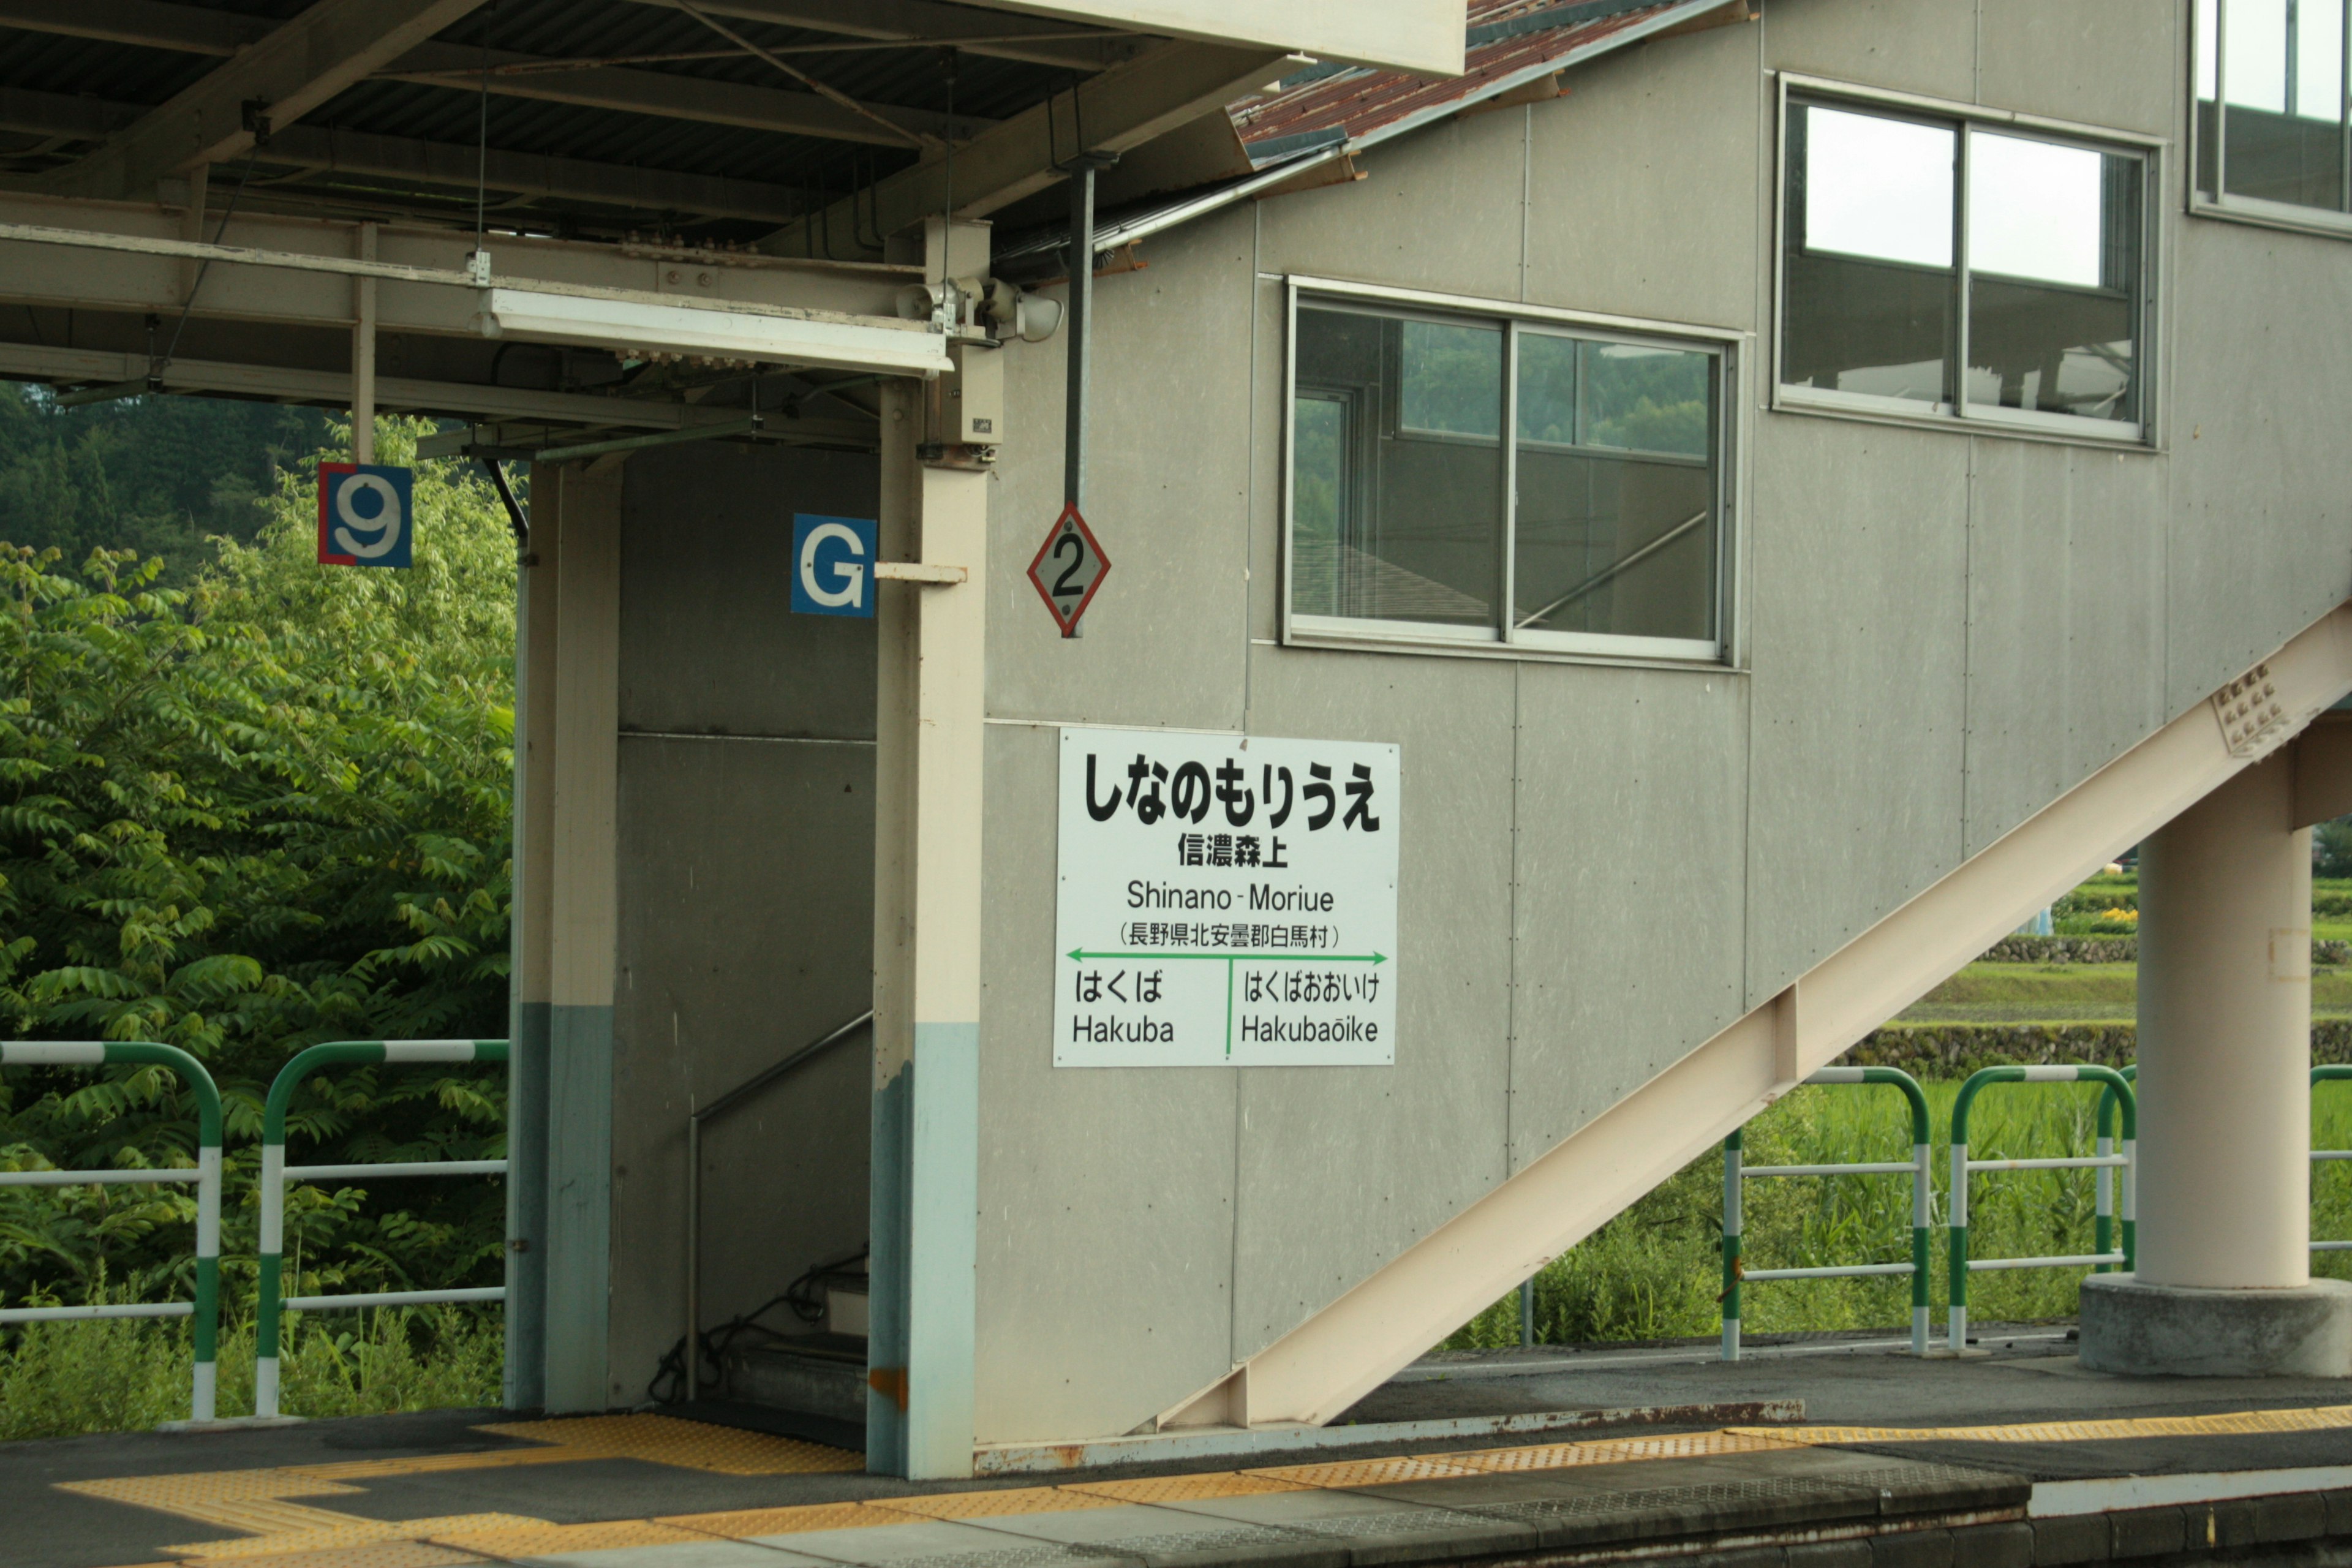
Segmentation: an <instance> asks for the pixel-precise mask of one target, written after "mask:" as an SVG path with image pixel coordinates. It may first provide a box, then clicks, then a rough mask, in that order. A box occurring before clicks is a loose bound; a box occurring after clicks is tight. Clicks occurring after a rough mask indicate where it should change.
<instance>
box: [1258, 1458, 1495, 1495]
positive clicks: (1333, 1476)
mask: <svg viewBox="0 0 2352 1568" xmlns="http://www.w3.org/2000/svg"><path fill="white" fill-rule="evenodd" d="M1481 1473H1482V1472H1480V1471H1478V1470H1475V1469H1473V1468H1470V1467H1469V1466H1467V1465H1465V1464H1461V1463H1458V1462H1457V1461H1456V1459H1455V1458H1454V1456H1453V1455H1451V1454H1399V1455H1395V1456H1393V1457H1392V1458H1385V1459H1334V1460H1330V1461H1328V1462H1326V1463H1323V1464H1320V1465H1285V1466H1282V1467H1280V1468H1274V1469H1264V1470H1244V1471H1243V1472H1242V1474H1244V1475H1245V1476H1262V1477H1264V1478H1265V1479H1268V1480H1276V1481H1291V1482H1294V1483H1296V1484H1297V1485H1299V1486H1302V1487H1326V1488H1340V1487H1384V1486H1393V1485H1395V1484H1396V1483H1397V1482H1399V1481H1435V1480H1444V1479H1448V1478H1450V1477H1454V1476H1475V1475H1478V1474H1481Z"/></svg>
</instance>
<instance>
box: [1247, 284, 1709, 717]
mask: <svg viewBox="0 0 2352 1568" xmlns="http://www.w3.org/2000/svg"><path fill="white" fill-rule="evenodd" d="M1284 283H1285V288H1284V297H1283V358H1282V451H1281V458H1282V461H1281V475H1280V481H1279V482H1280V485H1281V500H1282V511H1281V518H1282V536H1281V542H1280V543H1281V555H1280V562H1281V570H1280V571H1279V572H1278V573H1277V574H1276V576H1277V583H1276V593H1277V595H1279V598H1280V608H1281V614H1280V616H1279V617H1278V622H1277V624H1278V626H1279V628H1280V633H1279V641H1280V643H1281V644H1282V646H1284V647H1324V648H1349V649H1357V650H1366V651H1373V650H1386V651H1394V652H1404V651H1411V652H1417V653H1434V654H1446V655H1454V656H1467V657H1471V658H1515V659H1536V660H1553V661H1567V662H1588V663H1608V664H1632V665H1639V666H1648V667H1656V668H1678V669H1689V668H1703V669H1708V670H1713V671H1717V672H1718V673H1719V672H1721V671H1723V670H1724V669H1726V668H1728V667H1730V666H1732V665H1733V663H1734V656H1733V647H1734V643H1733V634H1734V629H1735V625H1734V616H1733V605H1734V585H1735V580H1736V573H1737V569H1738V559H1739V553H1740V552H1739V550H1738V541H1739V534H1740V531H1739V529H1738V528H1737V527H1736V526H1735V525H1736V523H1737V521H1738V516H1739V502H1740V498H1741V491H1742V489H1743V488H1744V487H1743V486H1742V484H1741V482H1740V477H1739V476H1740V473H1741V465H1740V460H1739V459H1740V454H1741V452H1742V450H1743V443H1742V441H1741V440H1740V438H1739V437H1740V428H1739V426H1740V410H1741V408H1742V406H1743V405H1744V402H1745V397H1746V392H1745V385H1746V377H1747V367H1748V359H1749V357H1750V356H1749V355H1748V352H1747V350H1748V344H1749V342H1751V340H1752V338H1753V334H1752V333H1749V332H1746V331H1739V330H1738V329H1736V328H1725V327H1707V326H1696V325H1691V324H1688V323H1684V322H1666V321H1651V320H1647V319H1644V318H1640V317H1630V316H1616V315H1608V314H1602V313H1599V312H1594V311H1585V310H1560V309H1557V308H1554V307H1550V306H1544V305H1530V304H1527V303H1524V302H1521V301H1516V300H1488V299H1482V298H1477V297H1475V296H1465V295H1454V294H1441V293H1436V292H1433V291H1431V290H1427V289H1402V288H1393V287H1389V286H1386V285H1381V284H1373V283H1362V282H1357V281H1353V280H1349V279H1335V278H1320V277H1313V276H1308V275H1306V274H1297V273H1294V274H1290V275H1288V276H1286V278H1285V279H1284ZM1326 301H1328V302H1329V303H1330V304H1332V305H1335V306H1337V307H1339V308H1340V309H1357V310H1363V311H1365V313H1368V314H1373V315H1377V316H1381V317H1383V318H1386V319H1392V320H1399V321H1413V320H1423V321H1432V320H1435V321H1455V322H1463V323H1465V324H1468V323H1475V324H1477V325H1481V326H1499V327H1500V328H1501V329H1502V335H1503V345H1502V347H1503V354H1502V378H1503V386H1502V392H1503V404H1502V411H1501V425H1500V429H1501V432H1502V439H1501V448H1502V451H1501V458H1502V468H1503V474H1502V483H1501V486H1500V489H1501V491H1502V497H1503V506H1502V510H1501V515H1500V516H1499V517H1497V518H1496V523H1495V526H1496V531H1497V534H1498V537H1499V549H1500V553H1501V570H1500V572H1499V574H1498V577H1497V582H1496V589H1497V605H1496V615H1495V616H1494V618H1493V621H1492V622H1491V623H1490V624H1488V625H1486V626H1476V627H1472V626H1449V625H1445V624H1443V623H1437V622H1423V621H1384V620H1373V619H1370V618H1359V617H1355V616H1318V615H1302V614H1300V613H1299V612H1298V611H1297V608H1296V599H1295V595H1296V591H1297V581H1296V578H1297V549H1296V541H1297V516H1296V500H1297V433H1298V421H1297V403H1298V398H1299V392H1298V312H1299V310H1300V308H1301V305H1302V303H1304V304H1306V305H1308V306H1312V305H1314V304H1316V303H1320V302H1326ZM1527 328H1532V329H1535V330H1538V331H1542V330H1546V329H1551V330H1556V331H1564V332H1567V333H1570V334H1572V335H1577V336H1581V337H1586V338H1594V337H1598V338H1601V339H1604V340H1606V341H1608V342H1624V343H1632V344H1634V345H1636V346H1640V347H1654V348H1664V349H1672V350H1677V351H1681V352H1685V353H1706V354H1707V355H1708V356H1710V358H1711V359H1712V360H1713V361H1714V368H1713V373H1712V374H1713V378H1714V379H1713V382H1712V384H1711V389H1712V392H1713V395H1714V400H1715V410H1716V415H1715V426H1714V428H1713V429H1712V430H1711V431H1710V432H1709V434H1710V437H1711V439H1712V441H1713V443H1714V448H1715V450H1714V457H1713V459H1712V460H1713V462H1714V465H1715V470H1716V472H1715V484H1714V493H1713V505H1714V510H1715V518H1716V561H1715V584H1714V615H1715V637H1713V638H1712V639H1711V640H1702V639H1696V638H1689V639H1685V638H1677V637H1624V636H1618V635H1615V634H1611V633H1600V632H1542V631H1538V632H1529V631H1523V630H1521V629H1520V628H1518V627H1517V626H1513V625H1512V624H1511V622H1512V620H1513V618H1514V615H1515V609H1514V606H1515V605H1516V603H1517V594H1516V590H1517V581H1516V579H1517V549H1516V531H1517V490H1518V447H1519V442H1518V343H1519V335H1520V331H1521V330H1522V329H1527ZM1399 392H1400V394H1401V393H1402V388H1401V387H1400V388H1399ZM1580 395H1581V394H1580ZM1359 402H1360V400H1359ZM1426 438H1429V439H1439V440H1443V439H1447V438H1449V437H1447V436H1446V434H1445V433H1444V432H1437V433H1433V434H1431V435H1430V436H1429V437H1426ZM1450 438H1452V439H1457V440H1465V441H1467V440H1472V439H1474V438H1473V437H1450ZM1479 444H1481V445H1483V444H1484V443H1483V440H1482V441H1480V442H1479ZM1547 445H1548V444H1547ZM1579 449H1584V450H1594V449H1595V448H1579ZM1607 450H1608V451H1609V452H1610V453H1611V454H1612V455H1613V456H1617V457H1622V458H1642V459H1646V458H1652V457H1654V456H1660V455H1655V454H1647V453H1641V452H1634V451H1630V450H1622V449H1620V448H1615V447H1611V448H1607ZM1663 457H1664V458H1666V459H1667V460H1676V458H1677V455H1675V454H1664V455H1663Z"/></svg>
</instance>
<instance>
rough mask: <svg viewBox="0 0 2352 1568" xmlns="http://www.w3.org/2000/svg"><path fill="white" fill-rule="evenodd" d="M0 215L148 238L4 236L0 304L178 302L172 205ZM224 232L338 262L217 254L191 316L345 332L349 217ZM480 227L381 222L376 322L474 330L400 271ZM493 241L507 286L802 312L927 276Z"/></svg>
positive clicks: (249, 223) (7, 208) (871, 297)
mask: <svg viewBox="0 0 2352 1568" xmlns="http://www.w3.org/2000/svg"><path fill="white" fill-rule="evenodd" d="M0 223H21V224H26V225H31V226H47V227H61V228H73V229H81V230H87V231H90V232H93V233H101V232H102V233H106V234H111V235H116V236H121V237H125V238H126V239H131V240H135V241H139V242H142V243H141V244H140V245H138V246H137V247H133V248H131V249H125V250H98V249H89V248H79V247H66V246H60V245H36V244H9V243H5V242H0V301H5V302H8V303H13V304H22V305H30V306H36V307H57V308H61V309H79V310H111V311H121V312H127V313H131V314H134V315H143V314H148V313H152V312H156V311H171V310H178V309H179V308H180V305H181V303H182V301H183V300H184V298H185V296H186V291H187V285H186V280H185V278H184V269H185V268H186V266H187V256H186V254H185V250H186V247H185V242H184V241H182V240H181V239H180V238H179V236H180V234H181V233H182V226H181V222H180V216H179V215H178V214H177V213H175V212H172V211H170V210H167V209H165V208H163V207H159V206H147V207H129V206H115V205H89V204H82V203H75V202H70V201H65V200H59V199H56V198H46V197H39V196H27V195H9V194H5V193H0ZM226 238H227V239H228V241H229V242H230V243H231V245H232V246H233V247H236V246H241V247H247V248H250V249H255V250H264V251H276V252H298V253H306V254H308V255H310V256H314V257H316V258H319V260H320V267H321V268H331V270H320V271H315V272H314V271H296V270H291V269H288V268H279V267H256V266H246V265H240V264H238V263H237V262H236V261H235V260H233V259H225V258H219V257H215V261H214V265H213V268H212V270H211V272H210V274H209V275H208V276H207V277H206V279H205V288H204V293H203V296H202V297H201V298H200V299H199V300H197V302H196V308H195V312H194V313H195V315H197V316H198V317H200V318H213V319H220V320H232V321H234V320H245V321H281V322H285V323H287V324H289V325H291V326H309V327H321V328H331V329H333V330H334V331H337V332H339V333H340V332H341V331H347V330H348V329H349V328H350V326H351V324H352V286H351V269H352V268H355V267H358V266H359V265H360V264H359V263H357V262H354V261H353V260H352V253H353V240H354V236H353V233H352V225H350V224H348V223H331V222H323V221H320V220H319V219H317V218H315V217H297V216H268V215H264V214H259V213H248V212H247V211H244V210H240V211H239V212H238V214H237V216H236V222H235V223H234V224H232V225H231V226H229V229H228V232H227V234H226ZM472 246H473V236H472V234H471V233H469V232H466V231H462V230H457V229H451V228H447V227H442V226H383V228H381V229H379V231H378V236H377V251H376V255H377V263H376V264H375V265H376V267H377V269H378V270H377V275H378V276H379V277H380V278H382V279H383V285H382V289H381V291H380V294H379V296H378V300H377V310H378V318H377V321H378V327H379V330H381V331H384V332H386V333H402V332H423V333H427V334H433V335H444V336H446V335H455V336H459V337H474V336H477V335H478V328H477V326H476V325H475V322H474V320H473V317H474V314H475V310H476V305H477V301H476V299H475V296H474V292H473V291H472V290H470V289H457V288H451V287H446V286H445V285H444V284H442V283H437V282H424V283H419V282H410V281H404V280H403V279H402V269H404V268H423V269H425V270H426V271H429V272H432V273H434V274H436V276H439V275H453V274H457V273H459V272H461V271H462V270H463V268H465V265H466V256H467V251H468V250H470V249H471V248H472ZM200 248H203V247H200ZM492 249H493V252H494V254H495V258H496V268H495V269H496V273H497V277H498V279H499V281H501V282H503V283H509V284H513V283H521V284H523V285H524V286H526V287H528V286H530V280H532V279H539V280H543V282H544V283H545V284H546V285H547V286H550V287H555V288H562V287H566V286H584V287H588V288H593V289H624V290H629V291H633V292H638V293H646V292H650V293H656V294H661V295H664V296H667V297H671V298H675V299H677V300H679V301H680V302H681V303H696V304H703V305H730V304H731V305H740V306H744V307H748V308H750V309H751V310H762V309H776V308H798V309H817V310H831V311H836V312H840V313H843V314H848V315H860V316H887V315H895V313H896V311H897V309H898V289H899V288H900V287H902V286H903V285H904V284H906V283H907V282H908V281H909V280H910V279H919V278H920V277H921V276H922V274H921V273H920V272H919V270H913V269H909V268H889V267H847V266H832V267H828V266H826V265H824V264H823V263H814V264H812V263H807V262H800V261H795V260H792V259H789V258H763V257H751V258H732V257H728V256H724V255H721V254H718V253H708V252H698V251H695V250H692V249H683V248H676V247H664V248H649V247H631V246H614V245H599V244H593V243H587V242H581V241H570V240H559V239H539V238H524V237H520V236H512V235H502V236H499V237H497V238H496V239H495V240H494V241H493V243H492ZM206 253H207V254H209V251H206Z"/></svg>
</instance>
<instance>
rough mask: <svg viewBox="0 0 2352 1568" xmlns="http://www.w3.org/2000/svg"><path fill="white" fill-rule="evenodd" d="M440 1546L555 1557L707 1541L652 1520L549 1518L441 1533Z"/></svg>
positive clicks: (436, 1537)
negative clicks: (590, 1521)
mask: <svg viewBox="0 0 2352 1568" xmlns="http://www.w3.org/2000/svg"><path fill="white" fill-rule="evenodd" d="M428 1536H429V1539H430V1540H431V1541H432V1542H433V1544H435V1545H436V1546H453V1547H456V1548H457V1550H459V1551H461V1552H478V1553H479V1554H481V1555H482V1556H485V1557H553V1556H555V1555H557V1554H558V1553H560V1552H601V1551H607V1550H610V1549H611V1548H613V1547H616V1546H679V1545H684V1544H687V1543H688V1542H696V1541H701V1540H704V1539H707V1538H706V1537H703V1536H700V1535H698V1534H697V1533H695V1532H694V1531H690V1530H679V1529H677V1528H676V1527H674V1526H671V1525H667V1524H656V1523H655V1522H654V1521H652V1520H650V1519H622V1520H614V1521H611V1522H609V1523H604V1524H550V1523H548V1522H547V1521H544V1520H540V1521H528V1522H519V1523H515V1524H509V1525H502V1526H498V1527H494V1528H491V1529H481V1528H478V1527H469V1528H460V1529H455V1530H436V1531H429V1532H428Z"/></svg>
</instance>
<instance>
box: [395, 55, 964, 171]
mask: <svg viewBox="0 0 2352 1568" xmlns="http://www.w3.org/2000/svg"><path fill="white" fill-rule="evenodd" d="M541 58H542V57H541V56H537V55H521V54H515V53H512V52H510V51H508V50H503V49H490V50H488V51H485V50H481V49H476V48H468V47H466V46H464V45H461V44H422V45H419V46H418V47H415V48H414V49H412V50H410V51H408V52H407V53H406V54H404V55H403V56H402V57H401V58H398V59H396V60H394V61H393V62H392V63H391V64H389V65H387V66H385V67H383V68H382V69H380V70H378V71H377V72H376V73H375V74H376V75H377V76H379V77H383V78H388V79H392V80H394V81H406V82H416V83H420V84H422V85H424V86H426V87H445V88H450V89H457V90H460V91H465V92H478V91H480V90H481V89H482V87H483V85H484V82H485V79H484V77H483V76H482V74H481V72H482V67H483V65H484V63H485V61H486V60H487V62H488V65H489V67H490V75H489V76H488V79H487V81H488V88H489V90H490V91H491V92H493V93H496V94H498V95H499V96H500V97H503V98H528V99H536V100H539V101H541V102H543V103H571V104H578V105H580V106H581V107H583V108H587V109H611V110H620V111H622V112H624V113H629V114H655V115H659V116H661V117H662V118H663V119H666V120H695V121H703V122H704V123H706V124H710V125H735V126H741V127H744V128H746V129H749V130H753V131H775V132H782V133H784V134H786V135H791V136H819V137H824V139H826V140H828V141H833V142H867V143H869V144H872V145H877V146H883V147H913V146H916V145H918V144H919V142H920V139H921V138H922V137H924V136H939V137H944V136H946V135H947V134H948V132H949V128H950V125H953V126H955V127H958V128H959V129H960V130H961V133H962V134H964V135H967V136H969V135H971V133H972V132H973V131H974V129H975V128H981V129H984V128H986V127H988V126H991V125H993V124H995V123H996V122H995V121H992V120H986V119H982V118H980V117H978V116H976V115H970V114H959V115H957V116H956V117H955V119H954V120H953V121H950V120H949V118H948V117H947V116H946V115H944V114H941V113H939V112H938V111H937V110H929V109H908V108H902V107H900V106H899V105H897V104H871V105H868V106H867V107H868V108H869V109H871V110H872V111H873V112H874V113H875V114H877V115H879V116H881V117H882V118H883V119H885V120H887V121H892V122H893V123H895V124H898V125H901V126H904V127H905V128H906V131H907V132H908V134H906V135H903V136H895V135H893V134H891V132H888V131H887V130H886V129H884V128H883V127H882V126H880V125H878V124H877V123H876V122H875V121H872V120H869V119H867V118H866V116H864V115H861V114H857V113H855V112H853V111H852V110H846V109H844V108H843V107H841V105H839V104H837V103H833V102H830V101H828V100H825V99H824V98H822V97H820V96H818V95H817V94H815V93H814V92H791V91H786V90H784V89H781V88H772V87H751V86H748V85H746V84H744V83H742V82H734V81H712V80H709V79H706V78H702V77H690V76H681V75H678V74H677V73H675V72H669V71H648V70H631V69H629V68H626V67H624V66H590V67H585V68H582V69H579V70H565V71H547V72H530V73H525V74H509V75H505V76H501V75H499V74H498V68H499V67H500V66H504V65H532V64H536V63H538V62H539V61H540V59H541Z"/></svg>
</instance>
